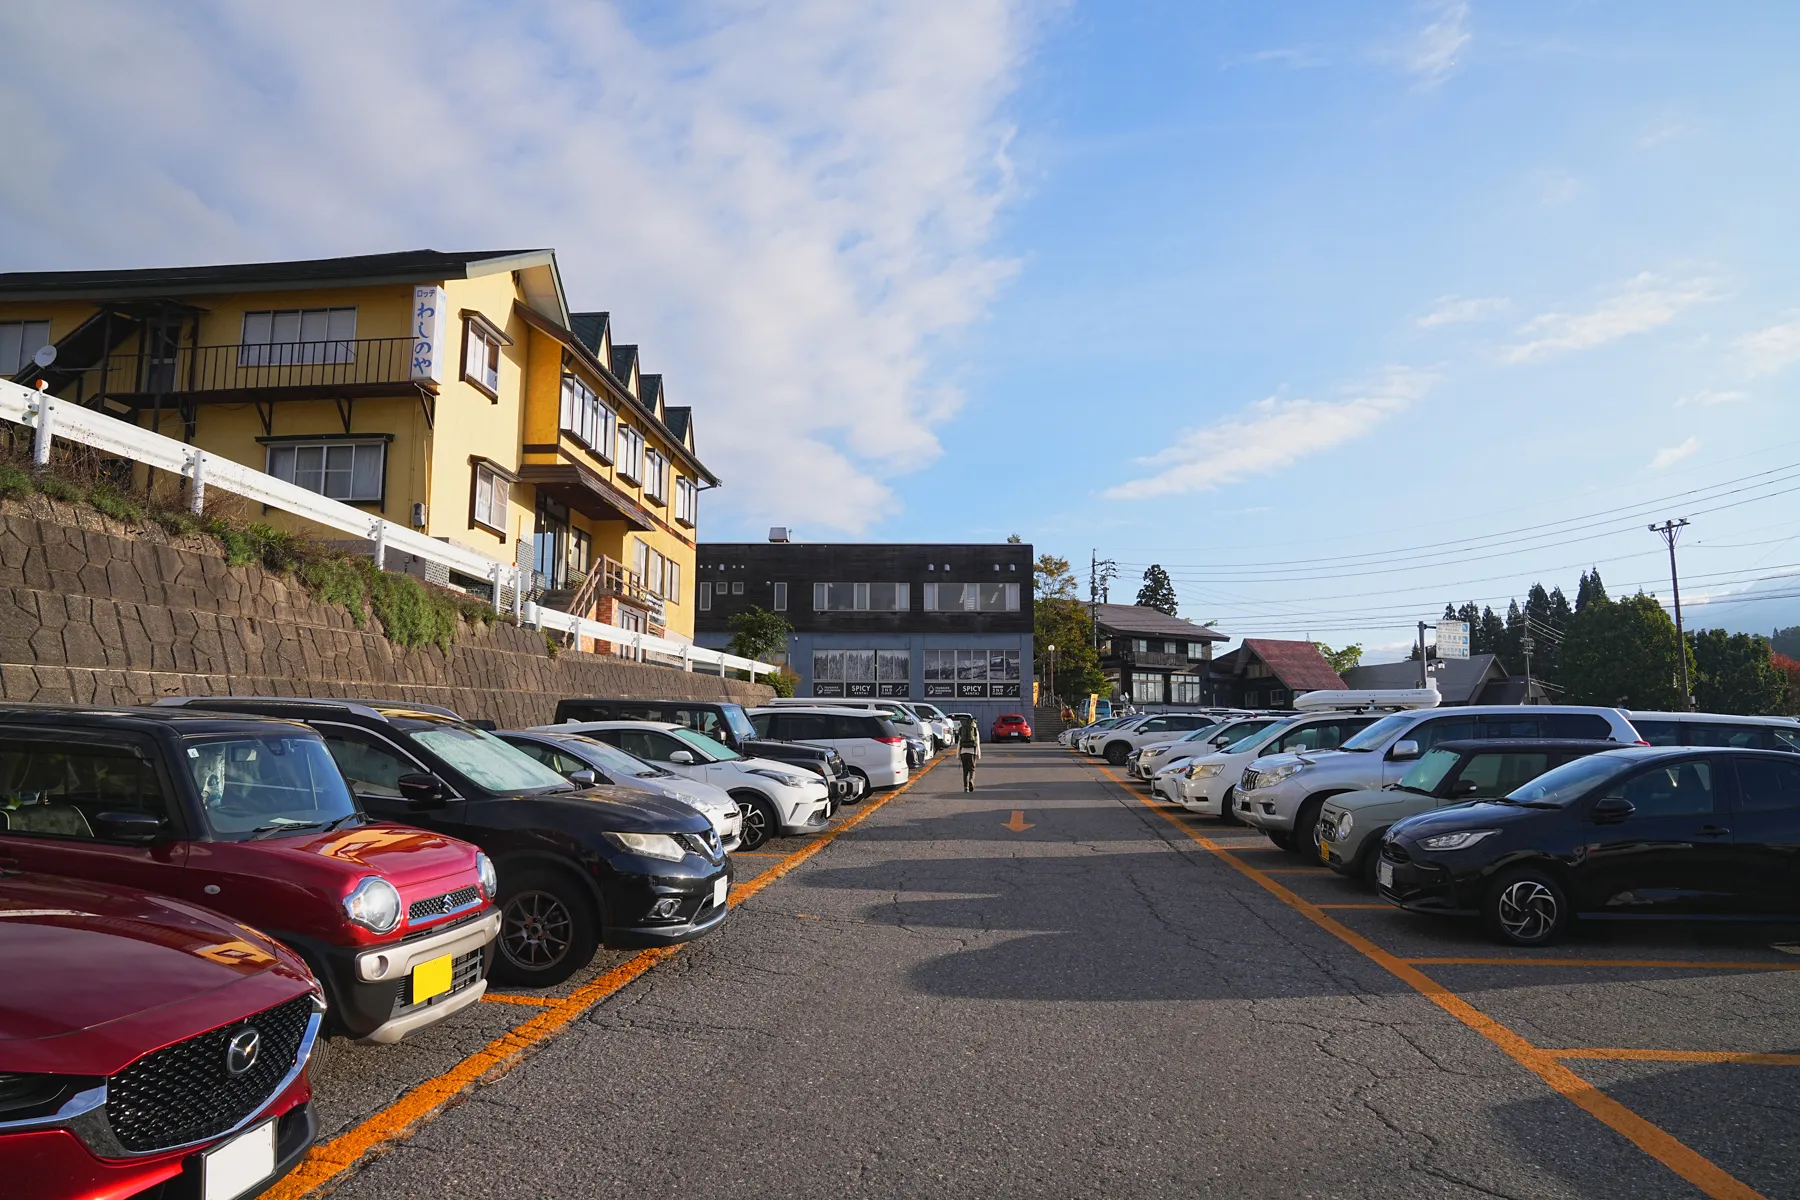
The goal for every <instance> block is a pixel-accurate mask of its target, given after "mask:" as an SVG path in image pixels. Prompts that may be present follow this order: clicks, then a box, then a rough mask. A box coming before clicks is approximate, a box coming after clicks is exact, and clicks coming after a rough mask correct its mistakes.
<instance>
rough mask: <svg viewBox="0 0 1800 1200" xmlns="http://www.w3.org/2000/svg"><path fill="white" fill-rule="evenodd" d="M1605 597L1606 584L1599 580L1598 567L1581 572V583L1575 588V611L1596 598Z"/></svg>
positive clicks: (1578, 610)
mask: <svg viewBox="0 0 1800 1200" xmlns="http://www.w3.org/2000/svg"><path fill="white" fill-rule="evenodd" d="M1605 599H1606V585H1605V584H1604V583H1601V582H1600V568H1599V567H1595V568H1594V569H1593V570H1591V571H1583V572H1582V573H1581V583H1580V585H1579V586H1577V587H1576V589H1575V611H1576V612H1580V611H1581V610H1582V609H1584V608H1586V607H1587V606H1588V605H1590V604H1592V603H1594V601H1596V600H1601V601H1604V600H1605Z"/></svg>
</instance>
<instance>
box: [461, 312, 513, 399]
mask: <svg viewBox="0 0 1800 1200" xmlns="http://www.w3.org/2000/svg"><path fill="white" fill-rule="evenodd" d="M505 340H506V338H505V335H504V334H502V333H501V332H500V331H499V330H497V329H495V328H494V327H493V326H492V325H489V324H488V323H487V322H486V321H482V320H479V319H477V318H476V317H473V316H467V317H464V318H463V378H464V379H466V380H468V381H469V382H470V383H472V384H474V385H475V386H476V387H478V388H480V389H481V390H482V391H484V392H486V393H487V394H488V395H490V396H493V397H495V398H498V397H499V395H500V347H501V345H502V344H503V343H504V342H505Z"/></svg>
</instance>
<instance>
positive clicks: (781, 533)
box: [769, 525, 793, 542]
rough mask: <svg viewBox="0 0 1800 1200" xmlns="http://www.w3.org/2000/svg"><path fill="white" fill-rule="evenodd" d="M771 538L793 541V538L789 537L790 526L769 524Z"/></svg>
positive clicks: (778, 540) (779, 540)
mask: <svg viewBox="0 0 1800 1200" xmlns="http://www.w3.org/2000/svg"><path fill="white" fill-rule="evenodd" d="M769 540H770V541H771V542H787V541H792V540H793V539H792V538H790V537H788V527H787V526H786V525H771V526H769Z"/></svg>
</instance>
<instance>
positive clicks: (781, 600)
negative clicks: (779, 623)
mask: <svg viewBox="0 0 1800 1200" xmlns="http://www.w3.org/2000/svg"><path fill="white" fill-rule="evenodd" d="M775 611H776V612H786V611H787V584H785V583H777V584H776V585H775Z"/></svg>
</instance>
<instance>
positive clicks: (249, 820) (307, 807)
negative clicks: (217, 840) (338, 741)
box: [187, 733, 358, 837]
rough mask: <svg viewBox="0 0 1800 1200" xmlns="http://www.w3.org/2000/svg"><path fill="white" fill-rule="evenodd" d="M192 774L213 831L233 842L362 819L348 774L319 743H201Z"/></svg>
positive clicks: (195, 742) (193, 747)
mask: <svg viewBox="0 0 1800 1200" xmlns="http://www.w3.org/2000/svg"><path fill="white" fill-rule="evenodd" d="M187 766H188V773H189V774H191V775H192V776H193V777H194V785H195V786H196V787H197V788H199V789H200V804H201V807H202V808H203V809H204V810H205V812H206V823H207V824H208V825H209V826H211V828H212V831H213V832H214V833H216V834H220V835H222V836H225V837H230V836H232V835H234V834H249V833H263V834H276V833H282V832H286V831H289V830H291V831H293V832H295V833H299V832H302V831H304V830H309V829H320V828H323V827H324V826H326V825H330V824H332V823H333V822H336V821H340V820H343V821H344V822H345V824H349V821H348V820H346V818H350V817H354V816H356V815H357V811H358V810H357V807H356V802H355V801H354V800H353V799H351V797H350V789H349V787H348V786H346V785H345V783H344V775H343V772H341V771H339V770H338V767H337V763H336V761H335V760H333V759H332V757H331V752H330V751H329V750H327V749H326V748H325V743H324V741H323V740H322V739H321V738H319V737H318V736H317V735H314V736H311V737H309V736H307V735H305V734H267V733H265V734H253V735H250V736H248V737H220V738H193V739H190V740H189V741H188V743H187Z"/></svg>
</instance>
